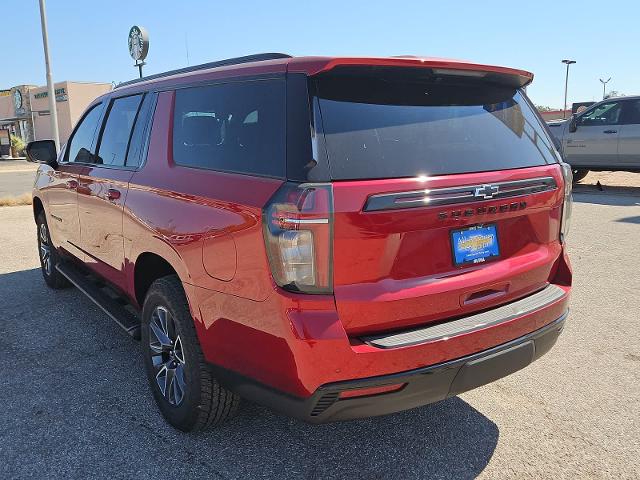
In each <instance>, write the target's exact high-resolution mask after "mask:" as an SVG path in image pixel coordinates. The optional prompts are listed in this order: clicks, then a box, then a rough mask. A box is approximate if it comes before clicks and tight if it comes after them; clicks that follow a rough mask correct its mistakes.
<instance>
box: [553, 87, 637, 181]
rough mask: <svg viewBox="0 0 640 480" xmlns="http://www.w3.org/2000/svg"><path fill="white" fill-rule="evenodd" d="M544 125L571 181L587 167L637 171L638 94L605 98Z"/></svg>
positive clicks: (584, 173)
mask: <svg viewBox="0 0 640 480" xmlns="http://www.w3.org/2000/svg"><path fill="white" fill-rule="evenodd" d="M548 125H549V129H550V130H551V133H552V134H553V135H554V136H555V137H556V138H557V140H558V143H559V144H560V148H561V153H562V156H563V157H564V160H565V161H566V162H567V163H569V164H571V166H572V167H573V179H574V182H577V181H580V180H582V179H583V178H584V177H585V176H586V175H587V173H589V170H623V171H629V172H640V96H636V97H616V98H609V99H607V100H603V101H602V102H599V103H596V104H595V105H593V106H591V107H590V108H589V109H587V110H585V111H584V112H582V113H579V114H576V115H573V116H571V118H569V119H567V120H561V121H551V122H548Z"/></svg>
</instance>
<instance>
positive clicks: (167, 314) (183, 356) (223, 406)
mask: <svg viewBox="0 0 640 480" xmlns="http://www.w3.org/2000/svg"><path fill="white" fill-rule="evenodd" d="M141 343H142V347H143V349H144V364H145V369H146V371H147V377H148V379H149V385H150V387H151V391H152V392H153V396H154V398H155V400H156V403H157V404H158V408H159V409H160V412H161V413H162V415H163V416H164V417H165V419H166V420H167V421H168V422H169V423H170V424H171V425H173V426H174V427H175V428H177V429H178V430H182V431H185V432H192V431H197V430H203V429H205V428H207V427H209V426H212V425H217V424H219V423H221V422H223V421H224V420H225V419H227V418H229V417H231V416H233V414H234V413H235V412H236V411H237V409H238V405H239V402H240V398H239V397H238V396H237V395H236V394H235V393H233V392H230V391H229V390H227V389H225V388H224V387H222V386H221V385H220V384H218V382H217V380H216V379H215V378H214V377H213V375H212V373H211V370H210V368H209V366H208V365H207V363H206V362H205V360H204V356H203V354H202V350H201V349H200V344H199V342H198V338H197V336H196V331H195V327H194V325H193V318H192V317H191V314H190V312H189V306H188V304H187V299H186V297H185V294H184V290H183V288H182V284H181V283H180V280H179V279H178V277H177V276H175V275H170V276H167V277H163V278H160V279H158V280H156V281H155V282H154V283H153V284H152V285H151V287H150V288H149V292H148V293H147V296H146V298H145V301H144V307H143V309H142V329H141Z"/></svg>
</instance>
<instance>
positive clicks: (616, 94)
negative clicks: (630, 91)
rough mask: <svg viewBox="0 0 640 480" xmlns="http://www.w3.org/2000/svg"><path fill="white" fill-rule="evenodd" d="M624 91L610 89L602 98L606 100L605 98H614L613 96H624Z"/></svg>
mask: <svg viewBox="0 0 640 480" xmlns="http://www.w3.org/2000/svg"><path fill="white" fill-rule="evenodd" d="M624 96H625V95H624V93H622V92H619V91H617V90H611V91H610V92H609V93H607V94H606V95H605V96H604V99H605V100H606V99H607V98H614V97H624Z"/></svg>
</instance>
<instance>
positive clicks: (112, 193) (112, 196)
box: [107, 188, 120, 200]
mask: <svg viewBox="0 0 640 480" xmlns="http://www.w3.org/2000/svg"><path fill="white" fill-rule="evenodd" d="M107 198H108V199H109V200H118V199H119V198H120V190H116V189H115V188H110V189H109V190H107Z"/></svg>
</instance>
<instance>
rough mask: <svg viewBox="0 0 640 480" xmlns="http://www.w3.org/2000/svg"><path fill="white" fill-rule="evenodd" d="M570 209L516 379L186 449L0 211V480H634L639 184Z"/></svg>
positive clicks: (240, 422)
mask: <svg viewBox="0 0 640 480" xmlns="http://www.w3.org/2000/svg"><path fill="white" fill-rule="evenodd" d="M575 200H576V204H575V206H574V217H573V225H572V231H571V234H570V238H569V242H570V253H571V256H572V261H573V266H574V279H575V283H574V285H575V288H574V294H573V298H572V312H571V314H570V317H569V321H568V323H567V327H566V329H565V332H564V333H563V335H562V336H561V337H560V340H559V341H558V344H557V345H556V347H555V349H553V350H552V351H551V352H550V353H549V354H548V355H546V356H545V357H543V358H542V359H541V360H540V361H538V362H537V363H535V364H533V365H532V366H530V367H529V368H527V369H525V370H523V371H521V372H518V373H516V374H514V375H512V376H510V377H508V378H505V379H502V380H500V381H498V382H496V383H494V384H491V385H488V386H485V387H483V388H480V389H477V390H475V391H472V392H469V393H466V394H463V395H461V396H460V397H459V398H453V399H450V400H447V401H444V402H440V403H438V404H435V405H431V406H427V407H423V408H419V409H416V410H412V411H408V412H404V413H400V414H395V415H391V416H387V417H379V418H373V419H367V420H360V421H353V422H349V423H339V424H329V425H320V426H312V425H306V424H303V423H300V422H298V421H295V420H291V419H288V418H285V417H282V416H279V415H277V414H274V413H272V412H271V411H269V410H267V409H265V408H262V407H258V406H255V405H251V404H245V405H244V408H243V409H242V411H241V413H240V414H239V416H238V417H236V418H235V419H234V420H232V421H231V422H229V423H228V424H226V425H224V426H223V427H221V428H219V429H217V430H213V431H209V432H206V433H200V434H195V435H194V434H183V433H180V432H177V431H175V430H173V429H172V428H171V427H169V426H168V425H167V424H166V423H165V422H164V420H163V419H162V418H161V416H160V414H159V413H158V412H157V410H156V408H155V405H154V404H153V402H152V398H151V395H150V394H149V392H148V391H147V388H148V387H147V384H146V381H145V378H144V376H143V370H142V362H141V353H140V348H139V345H138V344H137V343H136V342H135V341H133V340H131V339H130V338H129V337H127V336H126V335H125V334H123V333H122V332H121V331H120V330H119V329H118V328H117V327H116V326H115V324H113V323H112V322H111V321H110V320H109V319H108V317H106V315H104V314H103V313H102V311H100V310H99V309H98V308H97V307H95V306H94V305H93V304H92V303H91V302H90V301H89V300H88V299H86V298H85V297H83V295H82V294H81V293H80V292H79V291H77V290H75V289H70V290H64V291H55V292H54V291H51V290H48V289H47V288H46V287H45V284H44V282H43V280H42V277H41V275H40V272H39V270H38V257H37V251H36V232H35V226H34V224H33V220H32V217H31V207H29V206H26V207H5V208H0V226H1V228H0V245H2V249H0V299H1V300H0V305H2V320H0V364H1V365H2V375H0V402H1V403H2V405H3V408H2V410H1V412H0V478H7V479H8V478H94V477H104V478H141V479H142V478H182V479H189V478H199V479H204V478H207V479H211V478H223V479H231V478H328V477H338V478H344V477H350V478H389V477H393V478H396V479H404V478H475V477H477V476H479V477H480V478H516V477H517V478H583V477H590V478H616V479H621V478H629V479H631V478H640V466H639V463H638V455H639V453H640V333H639V331H640V295H639V293H640V275H639V271H640V252H639V249H638V246H639V244H640V182H638V185H637V186H635V187H634V186H625V187H621V188H619V189H608V188H606V189H605V191H599V190H597V189H595V188H593V187H588V186H585V187H582V186H579V187H578V188H577V193H576V194H575Z"/></svg>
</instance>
